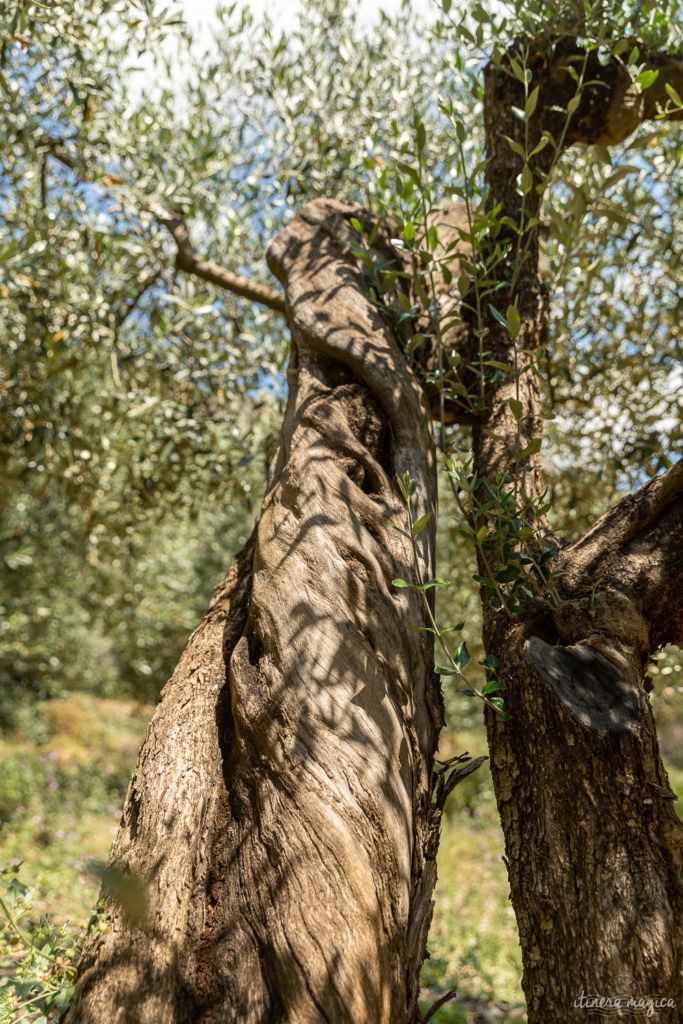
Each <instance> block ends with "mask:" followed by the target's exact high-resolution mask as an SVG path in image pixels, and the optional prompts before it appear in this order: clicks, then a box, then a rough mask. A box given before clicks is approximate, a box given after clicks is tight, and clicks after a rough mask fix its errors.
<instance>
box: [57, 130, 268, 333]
mask: <svg viewBox="0 0 683 1024" xmlns="http://www.w3.org/2000/svg"><path fill="white" fill-rule="evenodd" d="M38 145H39V147H40V148H41V149H46V150H47V152H48V153H49V155H50V156H53V157H54V158H55V160H58V161H59V162H60V163H61V164H64V166H65V167H68V168H70V169H71V170H76V168H77V163H78V162H77V160H76V158H75V157H74V156H73V155H72V154H71V153H70V152H69V150H68V148H67V146H66V144H65V143H64V141H63V140H62V139H59V138H53V137H51V136H49V135H44V136H43V137H42V138H41V139H40V141H39V143H38ZM143 209H144V210H145V211H147V212H149V213H151V214H152V216H154V217H155V218H156V219H157V220H158V221H159V223H160V224H163V225H164V227H165V228H167V229H168V231H169V232H170V234H171V237H172V238H173V240H174V242H175V243H176V246H177V248H178V254H177V256H176V267H177V268H178V269H179V270H183V271H184V272H185V273H186V274H194V275H195V277H200V278H201V279H202V280H203V281H208V282H209V283H210V284H214V285H217V286H218V287H219V288H224V289H225V290H226V291H229V292H232V293H233V294H234V295H240V296H241V297H242V298H244V299H249V300H250V301H251V302H256V303H258V304H259V305H261V306H267V307H268V308H269V309H272V310H274V311H275V312H276V313H282V314H286V312H287V310H286V306H285V300H284V297H283V295H282V294H281V293H280V292H279V291H277V290H276V289H275V288H270V287H269V286H268V285H265V284H258V283H257V282H256V281H252V280H250V278H248V277H245V276H244V275H243V274H236V273H234V272H233V271H232V270H226V269H225V267H221V266H220V265H219V264H218V263H214V262H213V260H201V259H200V258H199V257H198V255H197V253H196V251H195V249H194V247H193V245H192V242H191V239H190V235H189V232H188V230H187V226H186V224H185V221H184V220H183V217H182V215H181V214H180V213H179V212H177V211H174V212H171V211H169V210H167V209H165V207H163V206H162V205H161V204H160V203H158V202H156V201H154V200H147V201H146V202H144V204H143Z"/></svg>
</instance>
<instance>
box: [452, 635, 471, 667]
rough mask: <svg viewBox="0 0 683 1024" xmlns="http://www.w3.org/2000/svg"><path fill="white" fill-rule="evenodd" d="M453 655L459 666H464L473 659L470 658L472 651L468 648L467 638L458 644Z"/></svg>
mask: <svg viewBox="0 0 683 1024" xmlns="http://www.w3.org/2000/svg"><path fill="white" fill-rule="evenodd" d="M451 657H452V658H453V661H454V662H455V664H456V665H457V666H458V668H464V667H465V665H467V664H468V662H470V661H471V660H472V659H471V658H470V652H469V651H468V650H467V643H466V641H465V640H463V641H462V642H461V643H459V644H458V646H457V647H456V648H455V650H454V651H453V654H452V655H451Z"/></svg>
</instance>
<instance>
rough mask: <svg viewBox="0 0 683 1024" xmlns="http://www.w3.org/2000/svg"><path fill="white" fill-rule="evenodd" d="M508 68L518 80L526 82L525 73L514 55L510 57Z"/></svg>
mask: <svg viewBox="0 0 683 1024" xmlns="http://www.w3.org/2000/svg"><path fill="white" fill-rule="evenodd" d="M510 68H511V70H512V74H513V75H514V76H515V78H517V79H518V80H519V81H520V82H526V73H525V71H524V68H523V67H522V65H521V64H520V62H519V61H518V60H517V58H516V57H510Z"/></svg>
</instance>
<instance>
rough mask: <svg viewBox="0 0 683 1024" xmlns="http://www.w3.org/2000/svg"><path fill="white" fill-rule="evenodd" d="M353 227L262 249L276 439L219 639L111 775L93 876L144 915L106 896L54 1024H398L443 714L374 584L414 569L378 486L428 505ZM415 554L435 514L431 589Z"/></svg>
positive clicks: (415, 959) (396, 605) (331, 224)
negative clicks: (284, 362) (283, 397)
mask: <svg viewBox="0 0 683 1024" xmlns="http://www.w3.org/2000/svg"><path fill="white" fill-rule="evenodd" d="M352 215H353V216H360V215H361V211H357V210H355V209H353V208H350V207H344V206H342V205H341V204H336V203H322V202H318V203H314V204H312V205H311V206H309V207H307V208H306V209H305V210H304V211H303V213H302V214H300V215H299V216H298V217H297V218H296V219H295V220H294V221H293V222H292V223H291V224H290V225H289V226H288V227H287V229H286V230H285V231H284V232H283V234H282V235H281V236H280V238H278V240H277V241H276V243H275V244H274V246H273V248H272V250H271V253H270V262H271V266H272V267H273V268H274V269H275V271H276V273H277V275H278V277H279V278H280V280H281V281H282V283H283V285H284V286H285V291H286V295H287V305H288V313H289V316H290V319H291V323H292V328H293V345H292V356H291V362H290V368H289V383H290V394H289V400H288V405H287V410H286V413H285V419H284V423H283V427H282V432H281V439H280V445H279V450H278V452H277V454H276V456H275V459H274V461H273V464H272V467H271V471H270V478H269V482H268V488H267V492H266V497H265V499H264V503H263V509H262V516H261V520H260V523H259V524H258V528H257V531H256V535H255V538H254V540H253V547H252V548H251V549H250V551H247V552H246V553H245V554H244V556H243V557H242V562H241V570H240V574H238V579H239V580H240V581H242V582H241V583H240V584H239V588H238V591H235V589H234V586H233V589H232V590H231V591H229V592H230V593H232V595H233V597H232V604H230V603H229V602H228V603H226V602H225V600H223V601H221V599H219V602H218V604H217V606H216V608H218V609H219V610H220V613H221V616H225V617H226V618H225V623H226V631H225V643H224V644H221V636H220V631H219V630H218V629H216V628H214V626H211V628H208V626H206V625H205V626H202V627H200V630H199V631H197V633H195V635H194V638H193V640H192V642H191V644H190V647H189V648H188V651H187V652H186V654H185V656H184V658H183V660H182V661H181V664H180V666H179V668H178V670H177V672H176V674H175V676H174V677H173V679H172V680H171V682H170V683H169V684H168V686H167V687H166V689H165V691H164V695H163V700H162V702H161V704H160V706H159V708H158V710H157V713H156V715H155V717H154V720H153V722H152V725H151V727H150V731H149V734H148V738H147V741H146V743H145V745H144V747H143V750H142V752H141V755H140V760H139V764H138V768H137V771H136V774H135V777H134V779H133V782H132V784H131V789H130V792H129V795H128V798H127V802H126V808H125V810H124V818H123V823H122V827H121V830H120V832H119V835H118V837H117V840H116V842H115V844H114V848H113V851H112V858H111V867H112V869H115V870H116V871H117V872H118V873H120V874H121V873H122V874H124V875H128V874H131V875H134V876H135V877H136V878H138V879H140V880H142V882H143V884H144V887H145V895H146V908H147V909H146V914H145V915H144V919H143V921H142V922H141V923H138V924H137V926H134V925H133V924H132V923H131V921H130V920H129V919H128V918H127V916H126V914H125V908H122V907H121V906H120V905H119V904H118V903H117V901H116V899H115V898H114V894H112V893H110V894H108V913H109V916H110V918H111V925H110V928H109V930H108V931H106V932H104V933H102V934H96V935H94V936H92V937H91V939H90V940H89V942H88V945H87V947H86V951H85V954H84V958H83V966H82V969H81V972H80V976H79V982H78V986H77V990H76V995H75V998H74V1003H73V1008H72V1010H71V1012H70V1016H69V1021H70V1022H73V1024H75V1022H76V1021H78V1022H79V1024H104V1022H105V1021H106V1022H107V1024H109V1022H110V1021H111V1020H116V1021H117V1024H133V1022H134V1024H181V1022H183V1024H184V1022H186V1021H188V1020H192V1021H193V1024H209V1022H219V1021H221V1022H223V1021H226V1022H227V1021H239V1022H240V1024H265V1022H266V1021H272V1020H278V1021H279V1020H282V1021H285V1020H286V1021H290V1022H292V1024H295V1022H297V1024H299V1022H310V1024H313V1022H315V1024H324V1022H345V1024H346V1022H357V1024H367V1022H368V1021H373V1022H387V1024H389V1022H391V1024H394V1022H397V1024H398V1022H404V1021H405V1022H409V1021H413V1020H415V1019H416V1018H417V1014H418V1012H419V1011H418V1010H417V995H418V985H419V971H420V966H421V963H422V959H423V956H424V951H425V940H426V933H427V929H428V925H429V920H430V916H431V895H432V888H433V885H434V881H435V874H436V869H435V861H434V857H435V850H436V845H437V843H436V841H435V836H436V832H437V829H438V820H437V816H436V815H435V813H434V810H433V808H432V804H431V793H432V788H433V778H432V766H433V754H434V750H435V747H436V742H437V735H438V731H439V727H440V724H441V703H440V695H439V690H438V682H437V677H436V676H435V675H434V673H433V661H432V644H431V642H430V641H431V634H429V633H426V632H419V631H418V632H411V631H409V630H407V629H406V625H407V624H408V623H412V624H414V625H418V626H424V625H425V624H426V623H425V619H424V609H423V606H422V604H421V601H420V595H419V594H418V593H417V592H416V591H414V590H411V589H408V588H406V589H403V590H395V589H392V587H391V580H392V579H393V578H395V577H397V576H400V577H404V578H408V579H410V578H411V577H413V576H414V570H413V566H412V552H411V546H410V543H409V541H408V540H407V539H406V538H405V537H403V536H402V535H401V534H399V533H398V532H396V530H394V529H393V528H392V527H393V526H398V527H401V528H404V527H405V525H406V523H405V506H404V503H403V500H402V498H401V495H400V492H399V489H398V487H397V484H396V476H397V474H399V473H403V472H405V471H407V472H409V474H410V475H411V477H412V478H413V479H414V480H415V481H416V483H417V492H416V496H415V500H416V502H417V505H418V506H419V513H420V514H421V513H422V511H426V510H428V509H429V510H433V507H434V502H435V497H436V486H435V475H434V465H433V462H434V458H433V447H432V445H431V443H430V438H429V424H428V420H427V417H426V415H425V411H424V409H423V405H422V395H421V391H420V388H419V385H418V384H417V382H416V380H415V379H414V376H413V374H412V372H411V371H410V370H409V368H408V367H407V365H406V363H405V360H404V358H403V355H402V353H401V350H400V348H399V346H398V344H397V342H396V340H395V338H394V337H393V335H392V333H391V331H390V330H389V328H388V326H387V325H386V323H385V322H384V321H383V320H382V319H381V317H380V316H379V315H378V313H377V311H376V310H375V308H374V307H373V306H372V304H371V302H370V300H369V299H368V298H367V297H366V296H365V288H364V281H363V276H362V272H361V271H360V270H359V269H358V267H357V266H356V261H355V260H354V259H353V257H351V256H349V255H346V253H345V247H344V241H345V239H346V238H347V236H348V235H349V232H350V231H351V230H352V229H351V228H350V226H349V223H348V221H349V218H350V216H352ZM417 514H418V508H416V515H417ZM433 544H434V527H433V521H432V522H430V523H429V524H428V525H427V527H426V528H425V529H424V530H423V532H422V534H421V535H420V537H419V552H420V558H421V561H422V571H423V572H425V573H429V574H430V575H433ZM252 551H253V557H252V554H251V552H252ZM226 593H227V591H226ZM212 614H213V618H212V619H211V622H212V623H213V624H214V625H215V624H217V623H220V621H221V620H220V619H216V611H215V609H214V612H213V613H212ZM207 621H208V620H207ZM226 676H227V678H226Z"/></svg>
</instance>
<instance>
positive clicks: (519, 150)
mask: <svg viewBox="0 0 683 1024" xmlns="http://www.w3.org/2000/svg"><path fill="white" fill-rule="evenodd" d="M503 138H504V139H505V141H506V142H507V144H508V146H509V147H510V149H511V150H512V152H513V153H516V154H517V156H521V157H522V159H523V160H525V159H526V152H525V150H524V146H522V145H521V144H520V143H519V142H515V140H514V139H511V138H510V136H509V135H504V136H503Z"/></svg>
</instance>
